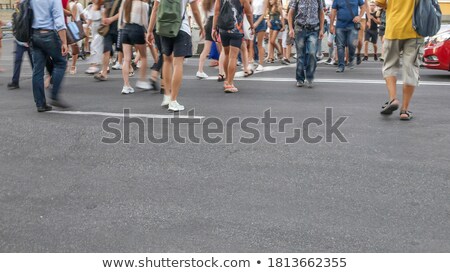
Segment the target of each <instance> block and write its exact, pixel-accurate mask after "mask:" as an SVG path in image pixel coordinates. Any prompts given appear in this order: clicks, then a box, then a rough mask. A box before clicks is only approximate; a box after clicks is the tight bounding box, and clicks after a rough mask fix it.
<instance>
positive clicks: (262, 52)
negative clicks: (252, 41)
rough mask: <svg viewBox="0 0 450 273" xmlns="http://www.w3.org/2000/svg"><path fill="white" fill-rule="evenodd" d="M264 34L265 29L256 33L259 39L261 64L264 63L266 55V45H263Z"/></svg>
mask: <svg viewBox="0 0 450 273" xmlns="http://www.w3.org/2000/svg"><path fill="white" fill-rule="evenodd" d="M264 35H265V32H264V31H260V32H258V34H257V35H256V37H257V41H258V56H259V64H260V65H262V64H263V63H264V55H265V50H264V46H263V42H264Z"/></svg>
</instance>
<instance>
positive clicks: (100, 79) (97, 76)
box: [94, 73, 107, 82]
mask: <svg viewBox="0 0 450 273" xmlns="http://www.w3.org/2000/svg"><path fill="white" fill-rule="evenodd" d="M94 79H96V80H97V81H101V82H104V81H106V80H107V78H106V77H105V76H103V75H102V74H101V73H98V74H95V76H94Z"/></svg>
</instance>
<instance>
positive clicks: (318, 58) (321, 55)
mask: <svg viewBox="0 0 450 273" xmlns="http://www.w3.org/2000/svg"><path fill="white" fill-rule="evenodd" d="M316 57H317V60H318V61H320V60H322V59H323V53H320V54H317V56H316Z"/></svg>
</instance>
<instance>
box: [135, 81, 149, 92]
mask: <svg viewBox="0 0 450 273" xmlns="http://www.w3.org/2000/svg"><path fill="white" fill-rule="evenodd" d="M136 88H139V89H144V90H150V89H151V88H152V86H151V85H150V83H149V82H147V81H141V80H139V81H137V82H136Z"/></svg>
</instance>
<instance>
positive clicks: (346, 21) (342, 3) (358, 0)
mask: <svg viewBox="0 0 450 273" xmlns="http://www.w3.org/2000/svg"><path fill="white" fill-rule="evenodd" d="M347 1H348V2H349V4H350V6H351V7H352V11H353V15H354V17H356V16H358V15H359V7H360V6H362V5H364V0H334V2H333V7H332V8H333V9H336V10H337V19H336V28H346V27H349V26H353V18H354V17H352V14H351V13H350V10H349V9H348V6H347Z"/></svg>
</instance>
